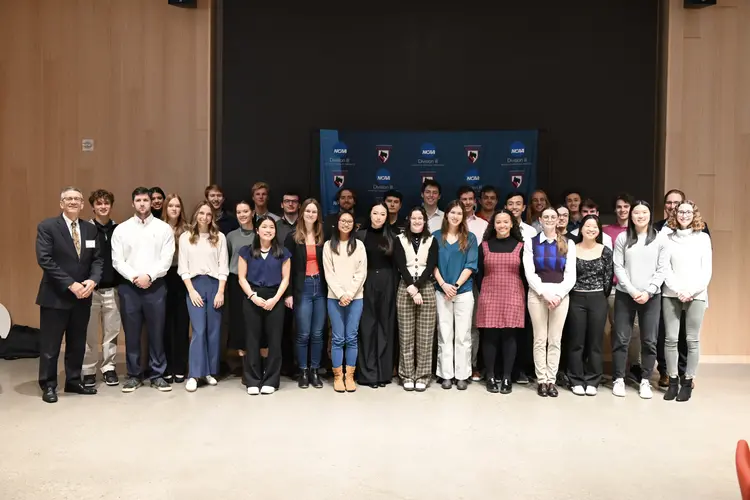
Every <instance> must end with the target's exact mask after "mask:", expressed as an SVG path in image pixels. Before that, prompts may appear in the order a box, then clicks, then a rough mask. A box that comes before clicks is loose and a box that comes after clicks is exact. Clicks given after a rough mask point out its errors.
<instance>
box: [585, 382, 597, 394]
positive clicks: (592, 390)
mask: <svg viewBox="0 0 750 500" xmlns="http://www.w3.org/2000/svg"><path fill="white" fill-rule="evenodd" d="M586 395H587V396H596V387H594V386H593V385H587V386H586Z"/></svg>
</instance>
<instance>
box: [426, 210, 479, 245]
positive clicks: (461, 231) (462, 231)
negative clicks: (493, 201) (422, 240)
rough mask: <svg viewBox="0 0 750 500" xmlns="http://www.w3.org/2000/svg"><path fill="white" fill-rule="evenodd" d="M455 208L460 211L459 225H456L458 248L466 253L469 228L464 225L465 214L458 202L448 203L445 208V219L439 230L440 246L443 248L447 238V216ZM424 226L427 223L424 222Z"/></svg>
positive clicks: (448, 223)
mask: <svg viewBox="0 0 750 500" xmlns="http://www.w3.org/2000/svg"><path fill="white" fill-rule="evenodd" d="M456 207H458V208H460V209H461V224H459V225H458V248H459V250H461V251H462V252H466V249H467V248H469V227H468V226H467V225H466V212H464V207H463V206H462V205H461V202H460V201H458V200H453V201H452V202H450V203H448V206H447V207H445V217H443V225H442V226H441V228H440V235H441V240H442V241H441V243H440V246H445V243H446V241H447V238H448V227H449V226H450V222H448V214H449V213H450V211H451V210H453V209H454V208H456ZM426 224H427V223H426V222H425V225H426Z"/></svg>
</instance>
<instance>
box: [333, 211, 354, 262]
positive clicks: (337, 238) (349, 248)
mask: <svg viewBox="0 0 750 500" xmlns="http://www.w3.org/2000/svg"><path fill="white" fill-rule="evenodd" d="M344 215H348V216H349V217H351V218H352V230H351V231H350V232H349V241H348V243H347V245H346V255H347V256H348V255H351V254H353V253H354V251H355V250H356V249H357V238H355V237H354V214H353V213H351V212H349V211H348V210H344V211H342V212H339V214H338V215H337V216H336V229H334V230H333V233H332V234H331V251H332V252H333V253H335V254H336V255H338V254H339V243H341V230H340V229H339V221H340V220H341V217H343V216H344Z"/></svg>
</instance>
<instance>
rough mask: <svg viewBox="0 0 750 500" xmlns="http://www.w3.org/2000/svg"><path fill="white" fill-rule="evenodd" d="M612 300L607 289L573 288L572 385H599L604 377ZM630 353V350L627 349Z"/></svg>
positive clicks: (567, 354)
mask: <svg viewBox="0 0 750 500" xmlns="http://www.w3.org/2000/svg"><path fill="white" fill-rule="evenodd" d="M608 309H609V304H608V303H607V297H606V296H605V295H604V292H571V293H570V308H569V309H568V322H569V323H570V328H569V330H568V332H567V333H568V337H569V338H568V350H567V351H563V354H564V356H563V357H566V358H567V359H568V378H569V379H570V385H571V386H576V385H581V386H584V387H586V386H589V385H591V386H594V387H597V386H598V385H599V384H600V383H601V380H602V370H603V367H602V342H603V339H604V325H605V323H606V321H607V312H608ZM626 353H627V351H626Z"/></svg>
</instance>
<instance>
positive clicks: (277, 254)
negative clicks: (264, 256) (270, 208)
mask: <svg viewBox="0 0 750 500" xmlns="http://www.w3.org/2000/svg"><path fill="white" fill-rule="evenodd" d="M265 221H271V223H272V224H273V229H274V233H273V239H272V240H271V255H272V256H273V257H274V258H276V259H280V258H281V257H282V256H283V255H284V247H283V246H281V243H279V239H278V238H277V237H276V235H277V233H276V221H274V220H273V219H272V218H271V217H269V216H267V215H261V216H260V217H258V220H257V221H256V226H255V227H257V228H258V229H257V230H256V231H255V238H253V245H252V247H251V248H252V249H253V258H254V259H258V258H260V256H261V251H260V225H261V224H263V223H264V222H265Z"/></svg>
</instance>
